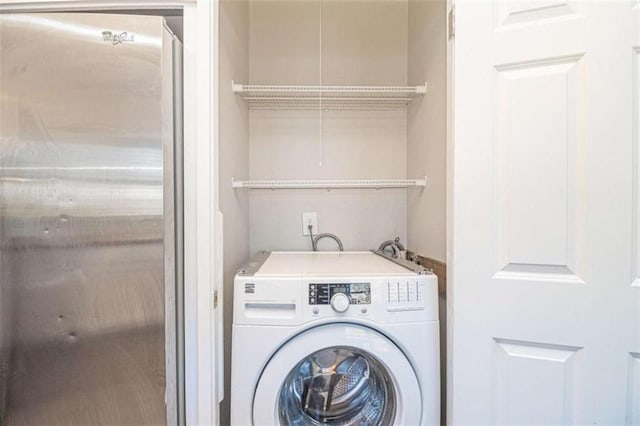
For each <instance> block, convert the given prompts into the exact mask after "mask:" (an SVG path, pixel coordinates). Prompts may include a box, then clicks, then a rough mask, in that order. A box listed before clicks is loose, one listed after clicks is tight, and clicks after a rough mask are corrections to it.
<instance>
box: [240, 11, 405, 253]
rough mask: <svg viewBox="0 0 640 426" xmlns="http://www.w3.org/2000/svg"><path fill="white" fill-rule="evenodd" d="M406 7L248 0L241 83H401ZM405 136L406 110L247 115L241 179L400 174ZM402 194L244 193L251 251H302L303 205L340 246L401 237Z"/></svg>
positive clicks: (354, 246) (305, 241)
mask: <svg viewBox="0 0 640 426" xmlns="http://www.w3.org/2000/svg"><path fill="white" fill-rule="evenodd" d="M320 8H322V11H321V9H320ZM407 12H408V10H407V2H406V1H388V2H355V1H354V2H349V1H340V2H322V3H320V2H296V1H280V2H270V1H254V2H251V7H250V23H251V28H250V37H249V57H250V64H249V65H250V80H251V82H252V83H257V84H259V83H263V84H264V83H279V84H319V83H320V75H321V74H322V83H323V84H360V85H406V81H407V51H408V50H407V49H408V47H407ZM321 15H322V18H321ZM321 19H322V26H320V20H321ZM321 30H322V37H321V38H320V31H321ZM320 40H322V43H320ZM320 44H322V48H321V47H320ZM320 50H321V51H322V59H320V55H319V53H320ZM320 71H322V72H320ZM320 123H322V127H320ZM320 131H321V132H322V137H321V136H320ZM406 138H407V129H406V111H391V112H390V111H385V112H380V111H371V112H366V111H329V112H323V113H322V119H321V120H320V113H319V112H318V111H275V112H274V111H251V112H250V166H249V169H250V177H251V178H252V179H305V178H306V179H342V178H345V179H349V178H351V179H355V178H405V177H406V170H407V151H406V146H407V140H406ZM406 192H407V191H406V190H404V189H391V190H380V191H374V190H333V191H331V192H327V191H324V190H299V191H253V192H251V193H250V207H251V208H250V210H251V214H250V249H251V252H252V253H254V252H256V251H258V250H309V249H310V248H311V247H310V243H309V240H308V237H303V236H302V212H305V211H316V212H318V221H319V231H320V232H332V233H335V234H337V235H338V236H339V237H340V238H341V239H342V240H343V242H344V245H345V249H346V250H366V249H370V248H376V247H377V246H378V245H379V244H380V243H381V242H382V241H384V240H387V239H391V238H394V237H396V236H399V237H400V238H401V239H402V240H403V241H406V238H407V237H406V220H407V210H406V204H407V202H406ZM333 247H335V246H334V245H333V243H331V242H330V241H326V244H324V242H323V244H322V245H321V249H331V248H333Z"/></svg>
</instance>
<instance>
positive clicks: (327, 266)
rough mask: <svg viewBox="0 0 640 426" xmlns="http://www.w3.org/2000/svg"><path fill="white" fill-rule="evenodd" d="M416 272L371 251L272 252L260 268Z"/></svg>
mask: <svg viewBox="0 0 640 426" xmlns="http://www.w3.org/2000/svg"><path fill="white" fill-rule="evenodd" d="M301 275H302V276H309V275H313V276H336V275H340V276H366V277H378V276H379V277H385V276H394V277H397V276H416V273H415V272H413V271H410V270H408V269H406V268H403V267H402V266H400V265H397V264H395V263H393V262H391V261H389V260H386V259H384V258H382V257H381V256H378V255H377V254H375V253H372V252H369V251H350V252H348V251H337V252H328V251H324V252H318V251H316V252H313V251H312V252H272V253H271V254H270V255H269V257H268V258H267V260H266V261H265V262H264V263H263V264H262V266H261V267H260V269H259V270H258V271H257V272H256V274H255V276H256V277H269V276H301Z"/></svg>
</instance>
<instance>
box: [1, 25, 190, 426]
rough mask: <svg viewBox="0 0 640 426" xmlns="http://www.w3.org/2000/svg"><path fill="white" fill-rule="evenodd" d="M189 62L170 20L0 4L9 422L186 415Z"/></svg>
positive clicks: (4, 381) (4, 365) (4, 372)
mask: <svg viewBox="0 0 640 426" xmlns="http://www.w3.org/2000/svg"><path fill="white" fill-rule="evenodd" d="M180 70H181V47H180V42H179V40H177V38H176V37H175V36H174V35H173V34H172V33H171V31H170V30H169V29H168V28H167V27H166V23H165V21H164V19H163V18H162V17H155V16H127V15H117V14H113V15H112V14H73V13H70V14H58V13H56V14H53V13H52V14H10V15H0V344H1V348H0V379H1V382H0V425H7V426H9V425H54V424H59V425H63V424H64V425H99V424H102V425H107V424H109V425H127V424H135V425H142V424H175V423H176V422H178V421H179V418H180V413H179V412H180V411H181V409H182V407H183V403H182V401H183V399H184V393H183V387H182V383H183V380H182V374H181V371H182V368H181V366H182V365H183V364H182V341H183V340H182V321H181V318H182V296H181V295H182V280H181V276H182V275H181V264H182V262H181V260H182V258H181V256H182V255H181V253H182V250H181V212H182V208H181V197H180V194H181V159H180V158H181V155H180V152H181V125H180V123H181V98H180V93H181V74H180Z"/></svg>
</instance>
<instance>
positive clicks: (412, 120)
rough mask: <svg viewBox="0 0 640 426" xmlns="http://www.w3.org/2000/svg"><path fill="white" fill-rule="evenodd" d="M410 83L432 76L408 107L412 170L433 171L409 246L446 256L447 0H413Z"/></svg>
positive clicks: (411, 210) (418, 203)
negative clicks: (422, 96)
mask: <svg viewBox="0 0 640 426" xmlns="http://www.w3.org/2000/svg"><path fill="white" fill-rule="evenodd" d="M408 60H409V63H408V72H409V74H408V84H410V85H416V84H422V83H423V82H425V81H427V82H428V85H429V87H428V91H427V95H426V96H425V97H424V98H422V99H416V100H414V101H413V102H412V103H411V104H410V105H409V107H408V109H407V114H408V119H407V123H408V124H407V127H408V129H407V130H408V134H407V155H408V157H407V158H408V160H407V173H408V174H409V175H412V176H414V175H415V176H425V175H426V176H427V177H428V182H427V186H426V188H425V189H424V191H422V192H418V191H412V192H409V194H408V200H407V201H408V205H407V234H408V238H409V240H408V247H409V248H410V249H411V250H413V251H415V252H416V253H419V254H420V255H422V256H425V257H430V258H432V259H435V260H439V261H442V262H445V261H446V252H447V226H446V214H447V211H446V201H447V185H446V182H447V167H446V166H447V161H446V160H447V126H446V119H447V115H446V114H447V109H446V106H447V21H446V1H414V0H411V1H409V55H408ZM439 309H440V365H441V380H442V382H441V401H442V404H441V408H440V412H441V415H442V423H443V424H444V423H446V401H445V396H446V380H445V379H446V359H447V357H446V348H447V340H446V327H447V323H446V319H447V315H446V313H447V311H446V299H445V297H444V296H443V295H440V298H439Z"/></svg>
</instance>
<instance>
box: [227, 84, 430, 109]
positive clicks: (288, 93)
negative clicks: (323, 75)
mask: <svg viewBox="0 0 640 426" xmlns="http://www.w3.org/2000/svg"><path fill="white" fill-rule="evenodd" d="M231 88H232V90H233V92H234V93H237V94H241V95H242V98H243V99H244V100H245V101H247V104H248V107H249V109H267V110H277V109H311V110H317V109H326V110H389V109H402V108H404V107H406V106H407V105H408V104H409V102H411V101H412V100H413V99H414V98H415V97H416V96H423V95H424V94H425V93H427V84H426V83H425V84H424V86H280V85H250V84H247V85H245V84H238V83H235V82H232V83H231Z"/></svg>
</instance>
